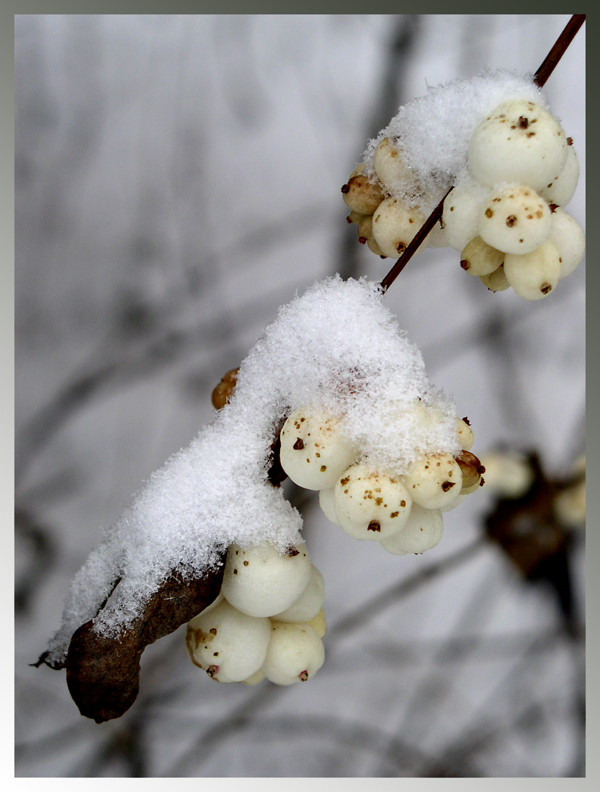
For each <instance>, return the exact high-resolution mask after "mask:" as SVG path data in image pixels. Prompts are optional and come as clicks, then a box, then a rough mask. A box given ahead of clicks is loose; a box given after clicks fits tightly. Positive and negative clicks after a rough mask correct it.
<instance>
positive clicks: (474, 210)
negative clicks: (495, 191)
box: [442, 182, 489, 251]
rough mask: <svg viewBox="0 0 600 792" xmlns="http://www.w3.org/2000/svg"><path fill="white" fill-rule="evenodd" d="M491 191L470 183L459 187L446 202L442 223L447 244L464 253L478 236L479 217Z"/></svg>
mask: <svg viewBox="0 0 600 792" xmlns="http://www.w3.org/2000/svg"><path fill="white" fill-rule="evenodd" d="M488 193H489V190H488V189H487V188H485V187H482V186H481V185H480V184H476V183H474V182H469V183H467V184H463V185H462V186H461V185H458V186H457V187H455V188H454V189H453V190H452V192H451V193H450V195H449V196H448V197H447V198H446V200H445V201H444V210H443V213H442V222H443V224H444V236H445V238H446V243H447V244H448V245H449V246H450V247H451V248H454V250H458V251H462V250H464V248H465V246H466V245H468V243H469V242H470V241H471V240H472V239H473V238H474V237H476V236H477V235H478V231H477V228H478V226H479V215H480V213H481V207H482V204H483V202H484V201H485V199H486V197H487V195H488Z"/></svg>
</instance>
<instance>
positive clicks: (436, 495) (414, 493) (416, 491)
mask: <svg viewBox="0 0 600 792" xmlns="http://www.w3.org/2000/svg"><path fill="white" fill-rule="evenodd" d="M403 478H404V482H405V484H406V488H407V490H408V492H409V493H410V495H411V497H412V499H413V501H414V502H415V503H417V504H418V505H419V506H422V507H423V508H424V509H440V508H442V507H443V506H448V505H449V504H451V503H452V502H453V501H454V499H455V498H457V497H458V495H460V490H461V487H462V473H461V470H460V466H459V464H458V462H457V461H456V460H455V459H454V457H453V456H452V454H445V453H442V454H428V455H426V456H422V457H420V458H419V459H417V460H416V461H415V462H413V464H412V465H411V466H410V468H409V470H408V473H407V474H406V475H405V476H404V477H403Z"/></svg>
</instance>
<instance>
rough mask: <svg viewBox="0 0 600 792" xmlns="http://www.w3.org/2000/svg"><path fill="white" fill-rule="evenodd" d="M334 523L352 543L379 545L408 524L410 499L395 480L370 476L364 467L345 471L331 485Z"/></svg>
mask: <svg viewBox="0 0 600 792" xmlns="http://www.w3.org/2000/svg"><path fill="white" fill-rule="evenodd" d="M334 497H335V512H336V515H337V519H338V523H339V524H340V526H341V527H342V528H343V529H344V531H346V533H348V534H350V536H353V537H354V538H355V539H365V540H371V541H381V539H383V538H384V537H386V536H392V535H393V534H395V533H398V531H400V530H401V529H402V528H403V527H404V525H405V524H406V521H407V520H408V515H409V514H410V507H411V503H412V500H411V497H410V495H409V494H408V491H407V488H406V487H405V486H404V484H403V483H402V482H401V481H400V479H398V478H391V477H390V476H387V475H385V474H380V473H374V472H373V471H372V470H370V469H369V468H368V467H367V466H365V465H354V466H353V467H350V468H348V470H346V472H345V473H343V475H342V476H341V477H340V479H339V481H338V482H337V484H336V485H335V496H334Z"/></svg>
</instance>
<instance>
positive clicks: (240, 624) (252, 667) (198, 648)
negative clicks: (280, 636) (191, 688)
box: [186, 600, 271, 682]
mask: <svg viewBox="0 0 600 792" xmlns="http://www.w3.org/2000/svg"><path fill="white" fill-rule="evenodd" d="M270 638H271V623H270V621H269V619H266V618H257V617H256V616H248V615H247V614H245V613H241V612H240V611H239V610H237V609H236V608H234V607H233V606H232V605H230V604H229V603H228V602H227V601H226V600H223V601H222V602H220V603H219V604H218V605H217V606H216V607H215V608H212V609H210V611H209V612H208V613H202V614H200V615H199V616H196V617H195V618H194V619H192V620H191V621H190V622H189V624H188V626H187V633H186V646H187V649H188V653H189V655H190V657H191V659H192V661H193V662H194V663H195V665H197V666H199V667H200V668H202V669H204V671H206V672H207V673H208V674H209V676H211V677H212V678H213V679H215V680H216V681H217V682H242V681H243V680H245V679H248V677H250V676H252V675H253V674H254V673H256V672H257V671H258V670H259V669H260V668H261V666H262V664H263V663H264V661H265V658H266V655H267V647H268V645H269V641H270Z"/></svg>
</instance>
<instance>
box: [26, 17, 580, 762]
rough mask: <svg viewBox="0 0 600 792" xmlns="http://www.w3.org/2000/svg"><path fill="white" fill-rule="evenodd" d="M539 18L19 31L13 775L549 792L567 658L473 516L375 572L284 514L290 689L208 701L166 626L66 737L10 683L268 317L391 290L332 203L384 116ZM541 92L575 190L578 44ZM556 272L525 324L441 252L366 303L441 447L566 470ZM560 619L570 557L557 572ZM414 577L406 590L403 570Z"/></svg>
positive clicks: (50, 688)
mask: <svg viewBox="0 0 600 792" xmlns="http://www.w3.org/2000/svg"><path fill="white" fill-rule="evenodd" d="M568 18H569V17H568V16H566V15H560V16H552V15H546V16H533V15H521V16H494V15H485V16H460V15H452V16H382V15H377V16H327V15H324V16H317V17H312V16H273V17H272V16H265V17H261V16H240V17H237V16H223V17H220V16H216V17H210V16H195V17H182V16H164V17H158V16H143V17H139V16H118V17H110V16H93V15H86V16H67V17H63V16H47V17H42V16H22V17H17V19H16V30H15V93H16V105H15V115H16V127H15V130H16V134H15V138H16V160H15V179H16V193H15V210H16V303H15V306H16V425H15V431H16V495H15V500H16V527H17V531H16V539H15V547H16V572H15V582H16V586H15V588H16V632H15V636H16V655H15V669H16V683H15V684H16V687H15V704H16V720H15V724H16V726H15V729H16V771H15V772H16V775H17V776H23V777H24V776H38V777H40V776H45V777H79V776H89V777H93V776H139V777H174V776H197V777H200V776H330V777H340V776H342V777H351V776H581V775H583V774H584V772H585V764H584V755H583V750H584V733H583V725H582V724H583V713H582V699H583V672H584V670H583V665H582V663H583V645H582V638H581V633H577V634H578V635H579V638H578V639H577V638H573V637H570V638H569V637H567V636H565V633H564V630H563V629H562V625H561V621H560V618H559V616H558V611H557V608H556V603H555V599H554V597H553V595H552V592H550V590H549V589H548V590H547V589H546V588H544V587H543V586H540V585H531V584H528V583H526V582H525V581H523V580H522V579H521V578H520V577H519V574H518V573H517V572H516V570H514V568H513V567H512V566H511V564H510V562H509V561H508V560H507V559H506V558H505V557H504V556H503V555H502V553H501V552H500V550H499V549H498V548H497V547H495V546H492V545H491V544H488V543H484V544H483V545H476V544H474V543H476V541H477V538H478V537H479V536H480V535H481V532H482V519H483V517H484V516H485V515H486V514H487V512H488V511H489V509H490V506H491V498H490V495H486V494H485V491H484V490H482V491H481V493H478V494H477V497H473V498H469V499H468V501H467V502H466V503H465V504H463V506H461V508H459V509H457V510H455V511H453V512H450V513H448V514H447V515H446V517H445V534H444V537H443V539H442V542H441V543H440V544H439V545H438V546H437V547H436V548H435V549H434V550H431V551H429V552H428V553H426V554H424V555H422V556H414V557H413V556H410V557H394V556H391V555H388V554H386V553H385V552H384V551H383V550H382V549H381V548H380V547H379V546H378V545H376V543H362V542H357V541H356V540H353V539H351V538H350V537H348V536H347V535H346V534H344V533H343V532H342V531H340V530H338V529H335V528H334V527H333V526H331V525H330V524H328V523H327V522H326V520H325V519H324V518H323V517H322V516H321V514H320V512H319V510H318V507H317V501H316V498H315V497H313V496H311V495H310V494H307V493H306V492H300V491H298V490H296V489H294V488H289V497H290V498H291V499H292V501H293V502H294V503H295V504H296V505H298V508H299V509H300V510H301V511H302V513H303V515H304V519H305V528H304V537H305V539H306V541H307V544H308V547H309V550H310V554H311V558H312V560H313V562H314V563H315V564H316V565H317V567H318V568H319V569H320V570H321V571H322V573H323V575H324V577H325V584H326V601H325V609H326V615H327V621H328V627H329V633H328V635H327V636H326V637H325V649H326V661H325V665H324V666H323V668H322V669H321V671H320V672H319V674H318V675H317V676H316V677H315V678H314V679H313V680H311V681H310V682H309V684H307V685H296V686H293V687H291V688H276V687H275V686H271V685H270V684H269V683H263V684H262V685H259V686H257V687H253V688H248V687H245V686H243V685H219V684H217V683H215V682H213V681H212V680H210V679H209V678H208V677H207V676H206V675H205V674H203V673H202V672H200V671H199V669H197V668H196V667H194V666H193V665H192V664H191V663H190V661H189V659H188V657H187V653H186V650H185V645H184V633H185V630H184V629H183V628H182V629H181V630H179V631H178V632H176V633H175V634H174V635H172V636H169V637H168V638H164V639H162V640H160V641H159V642H157V643H156V644H155V645H153V646H152V647H150V648H149V649H147V650H146V652H145V654H144V656H143V658H142V677H141V692H140V695H139V697H138V700H137V702H136V704H135V705H134V706H133V707H132V709H131V710H130V711H129V712H128V713H127V714H126V715H125V716H124V717H123V718H121V719H120V720H118V721H112V722H108V723H105V724H102V725H96V724H95V723H94V722H92V721H89V720H87V719H84V718H82V717H81V716H80V715H79V712H78V710H77V708H76V706H75V704H74V703H73V701H72V700H71V698H70V696H69V693H68V690H67V687H66V684H65V678H64V671H59V672H56V671H51V670H50V669H48V668H46V667H41V668H33V667H31V666H30V664H31V663H33V662H35V660H36V659H37V658H38V656H39V655H40V653H41V652H42V651H43V650H44V649H45V646H46V642H47V640H48V639H49V638H50V637H51V636H52V634H53V633H54V631H55V630H56V629H57V628H58V625H59V621H60V615H61V611H62V605H63V601H64V597H65V595H66V591H67V587H68V584H69V582H70V580H71V578H72V577H73V575H74V573H75V572H76V571H77V569H78V568H79V567H80V566H81V564H82V563H83V561H84V560H85V558H86V557H87V555H88V553H89V552H90V550H92V549H93V548H94V547H95V546H96V545H97V544H98V542H99V541H100V539H101V537H102V533H103V531H104V529H105V528H107V527H108V526H110V525H111V524H112V523H113V522H114V521H115V520H116V519H117V518H118V517H119V515H120V514H121V512H122V511H123V509H124V508H125V507H126V506H127V505H129V503H130V502H131V498H132V495H133V493H134V492H135V491H136V490H137V489H138V488H139V486H140V484H141V483H142V482H143V481H144V480H145V479H147V477H148V476H149V475H150V473H151V472H152V471H153V470H155V469H156V468H157V467H159V466H160V465H162V463H163V462H164V461H165V459H166V458H167V457H168V456H169V455H170V454H171V453H172V452H174V451H176V450H178V449H179V448H180V447H182V446H185V445H187V444H188V443H189V442H190V440H191V439H192V437H193V436H195V435H196V433H197V432H198V430H199V429H200V427H201V426H202V425H203V424H205V423H206V422H208V421H209V420H210V419H211V417H212V415H213V408H212V406H211V402H210V394H211V391H212V389H213V387H214V386H215V385H216V384H217V382H218V381H219V380H220V378H221V376H222V375H223V373H224V372H225V371H227V370H228V369H231V368H233V367H235V366H237V365H238V364H239V362H240V361H241V360H242V358H243V357H245V355H246V354H247V353H248V351H249V349H250V348H251V346H252V344H253V343H254V342H255V341H256V339H257V338H258V337H259V336H260V335H261V333H262V330H263V328H264V326H265V325H266V323H267V322H269V321H271V320H272V319H273V318H274V317H275V315H276V312H277V309H278V307H279V306H280V305H281V304H282V303H286V302H288V301H289V300H290V299H291V298H292V297H293V296H294V295H295V293H296V292H297V291H298V292H301V291H303V290H304V289H305V288H306V287H307V286H309V285H310V284H312V283H313V282H314V281H315V280H319V279H322V278H323V277H325V276H327V275H330V274H333V273H335V272H339V273H340V274H342V275H343V276H344V277H348V276H353V277H358V276H360V275H367V276H368V277H369V278H371V279H376V280H379V279H380V278H382V277H383V276H384V275H385V274H386V272H387V271H388V269H389V268H390V267H391V264H392V263H393V262H391V261H390V260H389V259H386V260H385V261H382V260H381V259H380V258H379V257H377V256H374V255H373V254H372V253H370V252H369V251H368V250H367V249H366V246H365V247H363V246H361V245H359V244H358V243H357V239H356V227H355V226H352V227H351V226H349V225H348V224H347V223H346V220H345V217H346V214H347V211H346V207H345V205H344V203H343V201H342V199H341V194H340V187H341V185H342V184H344V183H345V181H346V180H347V178H348V176H349V174H350V172H351V171H352V170H353V168H354V166H355V165H356V163H357V162H358V161H359V160H360V158H361V156H362V153H363V151H364V149H365V147H366V144H367V141H368V140H369V139H370V138H372V137H375V136H376V135H377V133H378V131H379V130H380V129H381V128H382V127H384V126H386V125H387V123H388V121H389V119H390V118H391V117H392V116H393V115H394V114H395V112H396V110H397V108H398V106H399V105H400V104H401V103H404V102H406V101H408V100H410V99H411V98H413V97H416V96H419V95H421V94H423V93H424V91H425V90H426V86H427V85H432V86H433V85H437V84H439V83H442V82H446V81H447V80H450V79H453V78H455V77H470V76H472V75H474V74H475V73H477V72H479V71H480V70H481V69H483V68H508V69H514V70H516V71H518V72H521V73H524V72H534V71H535V70H536V69H537V67H538V66H539V65H540V63H541V62H542V60H543V59H544V57H545V55H546V53H547V51H548V50H549V48H550V47H551V45H552V44H553V43H554V41H555V40H556V38H557V36H558V35H559V33H560V32H561V30H562V29H563V27H564V25H565V24H566V22H567V21H568ZM545 94H546V96H547V98H548V100H549V102H550V106H551V108H552V110H553V112H554V113H555V115H556V116H557V117H558V118H559V119H560V120H561V121H562V123H563V126H564V128H565V132H566V134H567V135H570V136H571V137H573V139H574V143H575V147H576V150H577V153H578V156H579V159H580V162H581V164H582V176H581V179H580V184H579V187H578V190H577V193H576V195H575V197H574V199H573V200H572V201H571V203H570V204H569V206H568V211H569V213H570V214H572V215H573V216H574V217H575V218H576V219H577V220H578V222H579V223H580V224H581V225H582V226H583V227H584V228H585V202H584V199H585V170H584V164H585V104H584V97H585V27H584V28H583V29H582V30H581V31H580V32H579V33H578V35H577V37H576V39H575V41H574V43H573V44H572V46H571V47H570V49H569V51H568V52H567V54H566V55H565V57H564V58H563V61H562V62H561V63H560V65H559V67H558V68H557V70H556V71H555V73H554V74H553V75H552V77H551V78H550V80H549V82H548V84H547V86H546V89H545ZM584 289H585V265H584V264H582V265H580V267H579V268H578V269H577V270H576V272H575V273H574V274H573V275H572V276H570V277H569V278H567V279H566V280H564V281H562V282H561V283H560V285H559V287H558V288H557V290H556V292H555V293H553V294H552V295H551V296H550V297H549V298H547V299H545V300H541V301H538V302H535V303H529V302H525V301H524V300H521V299H520V298H519V297H517V296H516V295H515V294H514V292H512V290H509V291H506V292H502V293H498V294H492V293H491V292H488V291H487V290H486V289H484V288H483V286H482V285H481V284H480V282H479V280H478V279H476V278H472V277H470V276H468V275H466V274H465V273H464V272H463V271H462V270H461V268H460V266H459V265H458V258H457V255H456V254H454V253H453V252H452V251H450V250H447V249H446V250H440V249H437V250H433V249H432V250H428V251H425V252H424V253H423V254H421V255H420V256H419V257H418V258H416V259H414V260H413V261H412V262H410V263H409V264H408V266H407V268H406V270H405V271H404V272H403V273H402V275H401V276H400V278H399V279H398V281H397V282H396V283H395V284H394V285H393V286H392V288H391V289H390V291H389V293H388V294H387V296H386V304H387V305H388V306H389V307H390V308H391V309H392V310H393V311H394V313H395V314H396V315H397V316H398V320H399V323H400V325H401V326H402V327H403V328H404V329H406V330H407V331H408V333H409V337H410V339H411V340H412V341H414V342H415V343H417V344H418V345H419V346H420V347H421V349H422V352H423V356H424V358H425V362H426V365H427V371H428V375H429V378H430V379H431V380H432V382H433V383H434V384H435V385H436V386H438V387H441V388H443V389H444V391H445V392H447V393H448V394H451V395H452V396H453V397H454V398H455V400H456V403H457V407H458V412H459V415H468V416H469V418H470V420H471V423H472V425H473V428H474V431H475V446H474V448H473V451H474V452H475V453H477V454H484V453H485V452H487V451H489V450H492V449H494V448H496V447H498V446H499V445H504V446H507V447H510V448H515V449H535V450H536V451H538V452H539V454H540V456H541V458H542V461H543V464H544V466H545V468H546V470H547V472H548V473H550V474H552V475H561V474H563V473H564V472H565V471H566V470H567V469H568V467H569V465H570V463H571V462H572V460H573V459H574V458H575V457H576V456H577V455H578V454H580V453H581V452H582V451H583V450H584V439H585V435H584V418H585V416H584V405H585V402H584V385H585V370H584V359H585V349H584V322H585V316H584V309H585V299H584V294H585V292H584ZM570 562H571V570H572V574H573V579H574V585H575V590H576V596H577V602H578V606H579V616H578V618H579V620H580V621H581V620H582V619H583V541H580V542H578V543H576V545H575V548H574V552H573V553H572V556H571V559H570ZM432 568H433V570H434V573H433V574H431V575H428V576H427V578H424V577H423V575H422V572H423V571H424V570H431V569H432Z"/></svg>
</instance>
